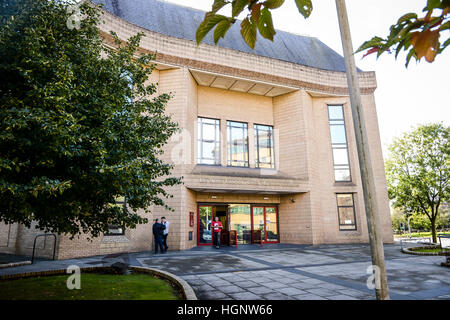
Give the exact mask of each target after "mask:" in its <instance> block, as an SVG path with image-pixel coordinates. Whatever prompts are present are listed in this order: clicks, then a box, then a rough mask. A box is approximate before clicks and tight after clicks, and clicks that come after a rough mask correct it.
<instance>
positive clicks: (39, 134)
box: [0, 0, 180, 237]
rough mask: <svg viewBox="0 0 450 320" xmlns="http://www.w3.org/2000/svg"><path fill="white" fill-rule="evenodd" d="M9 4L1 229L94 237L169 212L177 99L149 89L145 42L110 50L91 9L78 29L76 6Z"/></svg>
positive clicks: (2, 82) (1, 101)
mask: <svg viewBox="0 0 450 320" xmlns="http://www.w3.org/2000/svg"><path fill="white" fill-rule="evenodd" d="M4 4H5V3H4ZM9 4H10V6H9V7H8V8H9V9H11V11H10V12H9V15H7V16H5V15H4V16H3V17H2V18H3V19H2V21H3V22H2V24H1V25H0V28H1V29H0V74H1V75H2V76H1V77H0V115H1V116H0V221H3V222H5V223H16V222H17V223H22V224H24V225H26V226H30V225H31V222H33V221H34V222H36V227H37V228H39V229H41V230H45V231H50V232H58V233H64V234H71V235H75V234H78V233H82V232H83V233H90V234H91V235H92V236H94V237H95V236H98V235H99V234H100V233H101V232H104V231H106V230H107V228H108V224H117V225H123V226H125V227H129V228H134V227H135V226H136V225H137V224H141V223H146V222H147V219H145V218H143V217H141V216H140V215H139V214H138V213H137V210H138V209H140V208H148V207H149V206H151V205H160V206H166V205H165V202H164V198H166V197H169V196H170V195H169V194H167V192H166V191H165V190H164V187H166V186H173V185H175V184H178V183H179V182H180V179H178V178H175V177H171V176H170V170H171V166H170V165H168V164H166V163H164V162H162V161H161V160H159V158H158V157H159V155H160V154H161V153H162V147H163V146H164V144H165V143H166V142H167V141H168V139H169V138H170V137H171V135H172V134H173V133H174V132H175V131H177V130H178V129H177V124H176V123H174V122H172V121H171V119H170V117H169V116H167V115H166V114H165V112H164V110H165V105H166V104H167V102H168V101H169V99H170V95H169V94H162V95H155V93H156V86H155V85H154V84H150V85H148V84H147V83H146V81H147V79H148V76H149V74H150V73H151V72H152V70H153V66H152V65H151V61H152V59H153V58H154V57H153V56H152V55H147V54H145V55H144V54H141V55H139V54H138V53H137V49H138V47H139V42H140V39H141V35H140V34H138V35H136V36H133V37H131V38H130V39H129V40H128V41H127V42H121V41H119V39H118V38H117V36H115V35H114V38H115V40H116V48H115V49H111V48H109V47H107V46H105V45H104V44H103V42H102V38H101V35H100V31H99V29H98V24H99V22H100V20H99V15H100V11H99V9H98V7H95V6H93V5H92V4H90V3H83V4H82V5H81V6H80V11H81V14H82V15H83V19H82V21H81V24H80V28H78V29H77V28H68V22H67V21H68V18H69V16H70V15H71V10H68V6H69V5H70V1H58V0H16V1H9ZM14 8H15V9H17V10H14ZM3 12H5V11H3ZM150 96H153V97H150ZM117 197H125V198H126V199H127V204H128V207H129V209H128V210H123V209H121V208H119V207H118V206H115V205H114V202H115V199H116V198H117ZM166 207H167V206H166Z"/></svg>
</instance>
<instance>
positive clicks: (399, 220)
mask: <svg viewBox="0 0 450 320" xmlns="http://www.w3.org/2000/svg"><path fill="white" fill-rule="evenodd" d="M391 219H392V229H393V230H394V231H405V229H406V228H407V218H406V215H405V213H404V212H403V210H402V209H401V208H394V209H393V210H392V215H391ZM402 224H403V227H402Z"/></svg>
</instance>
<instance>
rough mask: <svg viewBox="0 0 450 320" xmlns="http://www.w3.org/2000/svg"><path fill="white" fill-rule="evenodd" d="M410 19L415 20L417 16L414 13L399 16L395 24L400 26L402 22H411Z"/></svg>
mask: <svg viewBox="0 0 450 320" xmlns="http://www.w3.org/2000/svg"><path fill="white" fill-rule="evenodd" d="M412 19H417V14H416V13H414V12H410V13H407V14H405V15H403V16H401V17H400V18H399V19H398V21H397V24H401V23H403V22H406V21H409V20H412Z"/></svg>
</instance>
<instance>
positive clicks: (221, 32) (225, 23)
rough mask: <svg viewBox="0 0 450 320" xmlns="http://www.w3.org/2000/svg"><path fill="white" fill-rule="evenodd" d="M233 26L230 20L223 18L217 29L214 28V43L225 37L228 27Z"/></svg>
mask: <svg viewBox="0 0 450 320" xmlns="http://www.w3.org/2000/svg"><path fill="white" fill-rule="evenodd" d="M230 27H231V22H230V20H222V21H220V22H219V23H218V24H217V27H216V29H215V30H214V43H215V44H217V43H218V42H219V39H220V38H224V37H225V34H226V33H227V31H228V29H230Z"/></svg>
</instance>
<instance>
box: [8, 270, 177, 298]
mask: <svg viewBox="0 0 450 320" xmlns="http://www.w3.org/2000/svg"><path fill="white" fill-rule="evenodd" d="M69 276H70V275H58V276H44V277H36V278H27V279H18V280H8V281H0V300H179V299H180V297H179V295H178V292H177V291H176V290H175V289H174V288H172V287H171V286H170V284H169V283H168V282H166V281H164V280H161V279H157V278H154V277H152V276H151V275H146V274H130V275H112V274H95V273H84V274H83V273H82V274H81V289H80V290H76V289H74V290H69V289H67V286H66V282H67V279H68V277H69Z"/></svg>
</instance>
